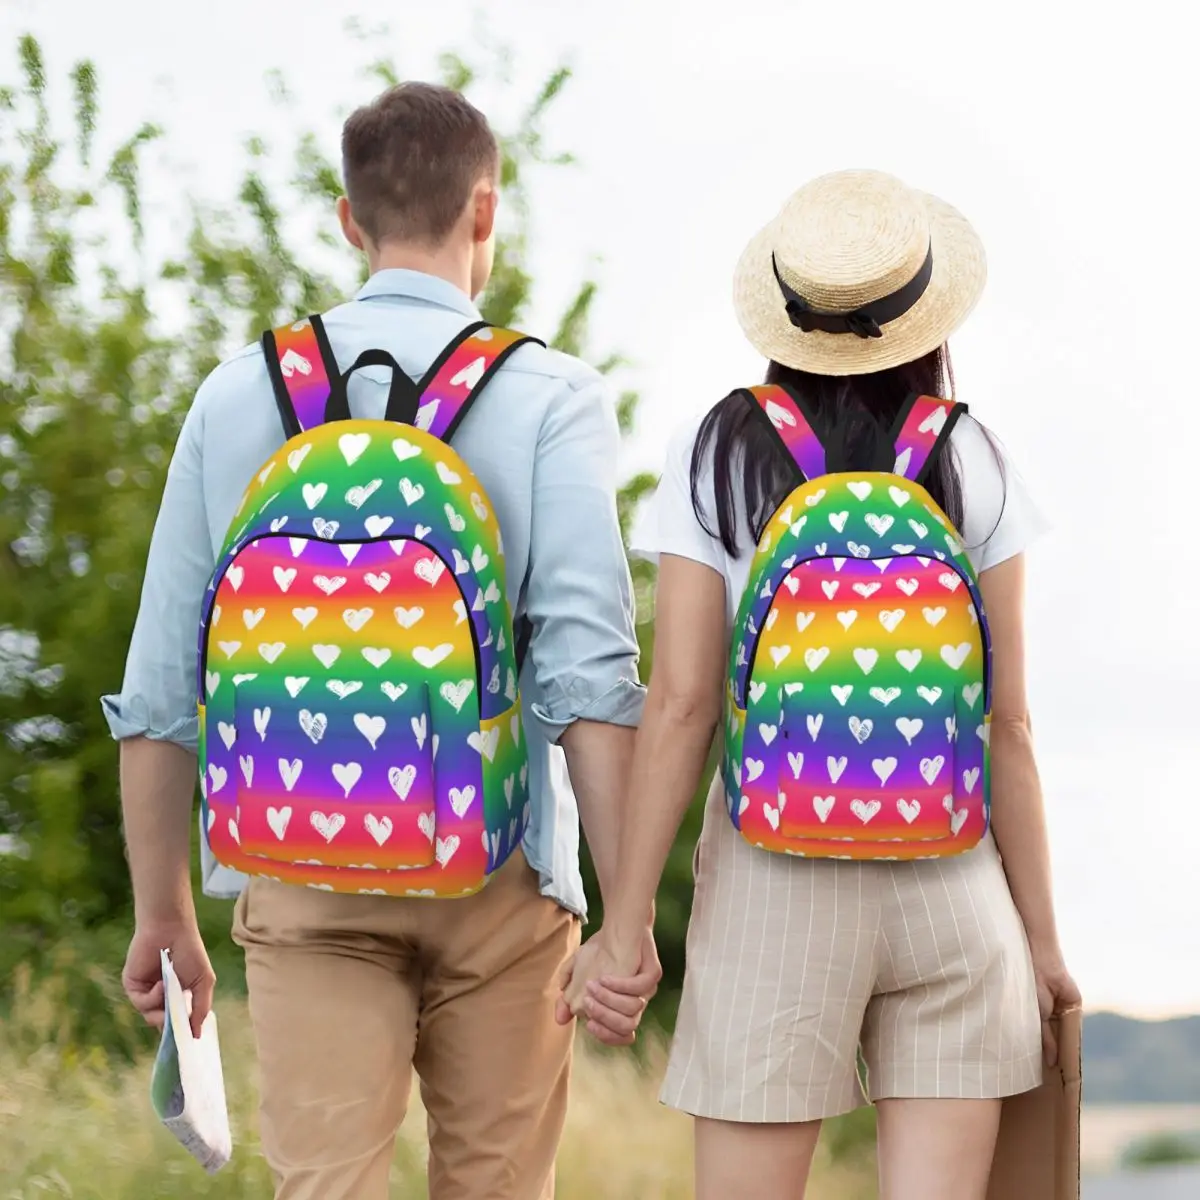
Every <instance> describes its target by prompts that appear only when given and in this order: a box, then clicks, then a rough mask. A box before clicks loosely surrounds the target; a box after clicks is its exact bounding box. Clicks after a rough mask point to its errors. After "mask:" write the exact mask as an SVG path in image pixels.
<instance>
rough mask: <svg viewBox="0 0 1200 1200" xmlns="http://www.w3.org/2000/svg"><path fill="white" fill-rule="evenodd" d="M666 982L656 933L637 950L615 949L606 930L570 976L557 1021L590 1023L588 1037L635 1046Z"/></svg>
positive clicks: (578, 959) (584, 951)
mask: <svg viewBox="0 0 1200 1200" xmlns="http://www.w3.org/2000/svg"><path fill="white" fill-rule="evenodd" d="M661 978H662V966H661V964H660V963H659V961H658V950H657V948H656V947H655V945H654V934H653V931H652V930H651V929H650V928H647V929H646V930H645V931H644V933H643V935H642V940H641V944H640V945H637V946H635V947H633V949H632V950H621V949H618V948H614V947H613V946H612V945H610V939H609V938H608V937H607V936H606V934H605V931H604V930H603V929H601V930H600V931H599V932H598V933H597V934H596V936H595V937H593V938H590V939H589V940H588V941H587V942H585V943H584V945H583V946H582V947H581V948H580V950H579V952H578V954H576V955H575V957H574V959H573V960H572V961H571V963H570V964H569V966H568V967H567V970H566V971H565V972H564V975H563V979H562V989H563V994H562V995H561V996H560V997H559V1000H558V1005H557V1009H556V1012H555V1017H556V1019H557V1020H558V1023H559V1024H560V1025H565V1024H566V1023H567V1022H568V1021H570V1020H571V1019H572V1018H575V1017H581V1018H583V1019H585V1020H586V1022H587V1030H588V1032H589V1033H590V1034H591V1035H592V1036H593V1037H594V1038H596V1039H597V1040H598V1041H600V1042H603V1043H604V1045H606V1046H629V1045H632V1043H633V1041H634V1039H635V1037H636V1036H637V1028H638V1025H640V1024H641V1020H642V1014H643V1013H644V1012H645V1011H646V1005H647V1004H648V1003H649V1001H650V999H651V997H653V995H654V993H655V992H656V991H658V983H659V980H660V979H661Z"/></svg>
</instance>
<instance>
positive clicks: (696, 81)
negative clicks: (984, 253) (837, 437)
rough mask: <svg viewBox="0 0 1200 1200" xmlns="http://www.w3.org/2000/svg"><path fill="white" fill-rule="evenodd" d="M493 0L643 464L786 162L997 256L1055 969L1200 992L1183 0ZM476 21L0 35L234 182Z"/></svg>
mask: <svg viewBox="0 0 1200 1200" xmlns="http://www.w3.org/2000/svg"><path fill="white" fill-rule="evenodd" d="M488 7H489V8H490V9H491V10H492V11H493V12H497V11H499V12H502V14H503V15H502V17H493V18H491V21H490V27H491V29H492V32H493V33H494V34H495V35H497V36H499V37H500V38H502V39H507V40H508V41H509V42H510V43H511V45H512V47H513V49H514V51H515V60H514V88H513V91H512V93H510V95H509V96H508V97H507V98H505V97H496V98H493V97H488V99H490V100H491V105H490V107H491V110H492V111H493V112H494V113H495V114H496V115H497V116H499V117H502V116H503V114H504V112H505V109H506V107H507V108H510V109H511V106H512V103H513V101H514V99H515V97H516V96H517V95H527V94H528V91H529V90H530V89H532V88H533V87H535V86H536V84H537V82H538V80H539V79H540V78H541V76H542V75H543V74H544V72H545V71H546V70H547V69H548V68H549V67H551V66H552V65H554V64H555V63H557V62H558V61H560V60H562V59H564V58H566V59H569V60H570V62H571V63H572V64H573V65H574V67H575V71H576V78H575V80H574V81H573V82H572V84H571V85H570V88H569V89H568V91H567V92H566V94H565V95H564V97H563V99H562V101H561V103H559V104H557V105H556V106H555V109H554V112H553V116H552V119H551V120H550V122H549V129H550V131H551V134H552V142H553V144H554V145H556V146H559V147H561V148H564V149H571V150H573V151H575V152H576V153H577V154H578V155H579V156H580V158H581V160H582V162H581V165H580V166H579V168H577V169H575V170H572V171H556V172H553V173H548V174H547V175H545V176H543V177H540V178H539V179H538V180H537V183H536V187H535V193H534V202H535V210H536V213H537V217H538V220H537V227H536V238H535V242H536V245H535V265H536V274H537V278H538V285H539V294H538V299H539V302H538V305H537V307H536V309H535V312H534V313H533V314H532V318H531V321H530V322H528V324H530V325H531V326H532V328H531V331H532V332H540V333H548V332H550V331H551V330H552V323H553V319H554V317H555V315H556V314H557V312H558V310H559V307H560V305H561V303H562V302H563V301H564V299H565V298H566V297H567V296H568V295H569V294H570V292H571V290H572V287H573V286H574V284H576V283H577V282H578V280H579V278H580V277H581V275H582V274H583V273H584V272H588V271H591V272H593V273H595V274H596V277H597V278H598V279H599V280H600V282H601V284H602V288H603V290H602V294H601V297H600V301H599V305H598V309H597V314H596V322H595V330H594V332H595V345H596V349H597V351H598V352H599V351H609V350H620V351H622V352H623V353H625V354H626V355H627V356H628V357H629V358H630V359H632V360H633V363H634V367H633V368H632V369H631V370H630V371H629V372H628V374H627V378H626V380H625V382H626V383H628V385H630V386H636V387H637V388H639V389H640V391H641V393H642V395H643V405H642V409H641V420H640V427H639V434H638V437H637V439H636V442H635V444H634V445H633V447H632V448H631V451H630V467H631V469H632V468H633V467H634V466H649V467H651V468H652V469H653V468H656V467H657V466H658V465H659V464H660V463H661V454H662V450H663V446H664V442H665V439H666V438H667V437H668V436H669V434H670V432H671V431H672V430H673V429H674V427H675V426H676V425H677V424H678V423H679V422H680V421H681V420H683V419H686V418H687V417H688V416H689V415H690V414H693V413H695V412H698V411H700V410H702V409H704V408H707V407H708V406H709V405H711V404H712V403H713V402H714V401H716V400H717V399H719V398H720V397H721V396H722V395H724V394H725V393H726V392H727V391H728V390H729V389H730V388H731V387H733V386H736V385H738V384H744V383H750V382H756V381H757V380H758V378H759V377H760V374H761V364H760V363H759V362H758V360H757V359H756V356H755V354H754V353H753V351H752V350H750V349H749V347H748V346H747V345H746V344H745V343H744V342H743V340H742V338H741V335H740V333H739V330H738V327H737V324H736V322H735V320H734V317H733V313H732V308H731V304H730V278H731V273H732V270H733V266H734V263H735V261H736V259H737V256H738V254H739V253H740V251H741V249H742V247H743V245H744V244H745V242H746V241H747V240H748V239H749V238H750V237H751V235H752V234H754V233H755V232H756V231H757V229H758V228H759V227H760V226H761V225H762V224H763V223H764V222H765V221H766V220H768V219H769V218H770V217H771V216H772V215H773V214H774V212H775V211H776V210H777V209H778V207H779V205H780V204H781V202H782V201H783V199H784V198H785V197H786V195H787V194H788V193H789V192H790V191H791V190H793V189H794V188H795V187H797V186H799V185H800V184H801V183H802V182H803V181H804V180H805V179H807V178H809V177H811V176H812V175H815V174H818V173H820V172H823V171H826V170H831V169H837V168H842V167H851V166H854V167H858V166H863V167H877V168H882V169H884V170H889V171H892V172H894V173H895V174H898V175H900V176H902V177H903V178H905V179H907V180H908V181H909V182H910V183H912V184H914V185H916V186H918V187H921V188H923V189H925V190H928V191H932V192H935V193H937V194H939V195H941V196H943V197H944V198H945V199H947V200H949V201H950V202H951V203H953V204H955V205H956V206H958V207H959V208H961V209H962V210H963V211H964V212H965V213H966V214H967V215H968V216H969V217H970V218H971V220H972V221H973V222H974V223H975V224H976V225H977V227H978V228H979V230H980V232H981V234H982V236H983V238H984V241H985V243H986V245H987V248H988V253H989V258H990V272H991V273H990V282H989V286H988V290H987V293H986V295H985V298H984V301H983V303H982V304H981V306H980V307H979V309H978V310H977V311H976V314H975V316H974V317H973V318H972V320H971V322H970V324H969V325H968V327H967V328H966V329H965V330H964V331H963V332H962V334H961V335H960V336H959V337H958V338H957V339H956V341H955V344H954V352H955V364H956V369H957V375H958V383H959V391H960V398H962V399H964V400H966V401H968V402H969V404H970V405H971V408H972V411H973V412H974V413H975V414H976V415H977V416H978V417H979V418H980V419H981V420H983V421H984V422H985V423H986V424H988V425H989V426H990V427H991V428H992V429H993V430H994V431H995V432H996V433H997V434H998V435H999V437H1000V438H1001V440H1002V441H1003V442H1004V443H1005V445H1006V446H1007V448H1008V449H1009V451H1010V453H1011V454H1012V455H1013V456H1014V458H1015V460H1016V462H1017V464H1018V466H1019V468H1020V469H1021V472H1022V474H1023V475H1024V476H1025V478H1026V480H1027V482H1028V484H1029V485H1030V487H1031V488H1032V490H1033V492H1034V495H1035V497H1036V499H1037V500H1038V502H1039V503H1040V505H1041V506H1042V508H1043V509H1044V510H1045V512H1046V514H1047V516H1048V517H1049V518H1050V519H1051V521H1052V522H1053V526H1054V529H1053V532H1052V534H1051V535H1050V536H1049V537H1047V538H1046V539H1045V540H1044V541H1043V542H1042V543H1041V544H1040V545H1039V546H1038V547H1037V549H1036V550H1035V551H1034V552H1033V553H1031V556H1030V557H1031V563H1030V600H1029V604H1030V624H1031V633H1030V656H1031V663H1030V672H1031V689H1032V697H1033V707H1034V719H1035V725H1036V729H1037V741H1038V748H1039V753H1040V756H1041V765H1042V770H1043V775H1044V779H1045V786H1046V795H1047V807H1048V810H1049V814H1050V826H1051V835H1052V840H1053V850H1054V863H1055V872H1056V891H1057V899H1058V905H1059V910H1060V920H1061V925H1062V934H1063V939H1064V943H1065V948H1066V951H1067V955H1068V960H1069V963H1070V965H1071V967H1072V968H1073V970H1074V971H1075V973H1076V975H1077V977H1078V979H1079V982H1080V984H1081V986H1082V988H1083V990H1084V994H1085V998H1086V1000H1087V1001H1088V1003H1089V1004H1090V1005H1091V1006H1093V1007H1099V1006H1115V1007H1120V1008H1123V1009H1125V1010H1128V1011H1131V1012H1135V1013H1143V1014H1156V1013H1169V1012H1177V1011H1185V1010H1187V1011H1192V1010H1195V1011H1200V920H1198V919H1197V913H1198V911H1200V789H1198V788H1197V766H1198V765H1200V734H1198V729H1200V704H1198V702H1197V680H1196V676H1197V674H1198V671H1200V620H1198V619H1197V599H1196V597H1197V591H1196V589H1197V588H1200V556H1198V555H1197V551H1196V548H1195V546H1196V543H1195V530H1196V527H1197V521H1198V511H1197V508H1196V504H1195V501H1194V500H1193V499H1192V496H1193V493H1194V489H1193V488H1191V487H1188V488H1186V489H1185V480H1186V479H1187V478H1188V476H1189V475H1190V474H1193V473H1194V471H1195V467H1194V454H1195V450H1196V446H1197V444H1198V440H1200V418H1198V417H1197V407H1196V405H1197V400H1198V398H1200V397H1198V395H1197V393H1198V388H1197V384H1196V380H1197V371H1196V368H1195V366H1194V364H1193V362H1192V358H1193V356H1194V354H1195V353H1196V350H1197V348H1198V347H1200V330H1198V323H1200V311H1198V306H1197V301H1196V291H1197V288H1198V287H1200V283H1198V276H1200V271H1198V269H1197V268H1198V267H1200V237H1198V235H1197V224H1196V221H1197V217H1196V203H1195V179H1196V169H1195V146H1196V138H1195V131H1194V121H1195V115H1196V113H1197V111H1198V96H1197V85H1196V82H1195V79H1196V72H1195V66H1194V62H1193V61H1192V58H1193V54H1192V50H1191V48H1190V42H1191V40H1190V39H1189V38H1186V37H1184V36H1182V35H1181V32H1180V30H1179V28H1178V18H1177V17H1176V15H1175V13H1176V12H1177V11H1182V10H1177V9H1175V8H1174V6H1172V5H1169V4H1168V3H1166V2H1165V0H1143V2H1141V3H1138V4H1136V5H1124V6H1122V9H1123V12H1124V14H1125V15H1124V16H1121V17H1108V16H1104V15H1102V13H1104V12H1105V11H1108V10H1107V9H1106V7H1105V6H1101V5H1096V4H1094V3H1091V4H1089V3H1081V2H1072V3H1066V2H1063V0H1057V2H1055V0H1040V2H1039V3H1028V2H1027V0H1014V2H1010V3H1008V4H1006V5H1003V6H996V5H988V6H983V5H965V4H963V3H962V2H961V0H957V2H953V0H907V3H905V4H902V5H901V4H896V3H885V2H881V0H856V2H855V3H852V4H836V5H835V4H829V3H815V2H812V3H810V2H809V0H787V2H783V0H779V2H768V0H741V2H740V3H739V4H737V5H736V6H734V7H733V8H732V9H731V8H730V7H728V6H721V7H718V6H713V8H712V10H711V11H712V13H713V16H711V17H709V16H702V15H701V13H702V11H703V9H702V6H701V5H698V4H696V3H689V4H683V3H674V2H669V0H608V2H607V3H604V4H589V5H584V4H568V3H564V2H563V0H505V3H504V4H503V5H502V6H488ZM346 11H355V12H357V13H359V14H361V15H362V16H363V17H364V18H366V20H367V22H368V23H370V24H373V23H379V22H384V21H386V22H388V23H389V24H390V32H388V33H386V34H383V35H380V36H379V37H378V38H376V39H375V40H373V41H372V42H370V43H368V44H367V45H366V46H364V45H363V44H361V43H358V42H356V41H354V40H353V39H351V38H349V37H347V36H346V35H345V34H344V33H343V32H342V28H341V20H342V18H341V17H340V16H339V15H338V14H339V12H341V13H344V12H346ZM476 11H477V8H476V6H474V5H471V4H469V3H463V2H461V0H439V2H438V3H436V4H429V3H426V2H417V0H392V2H391V3H378V2H375V0H359V2H358V3H357V4H355V5H352V6H351V5H347V6H345V7H343V6H342V5H340V4H334V3H330V2H329V0H291V2H290V3H288V4H286V5H283V4H278V3H268V2H267V0H237V2H234V0H206V3H205V4H203V5H202V6H196V5H185V6H177V5H174V4H164V3H162V2H161V0H108V2H107V3H104V4H96V3H94V2H92V0H0V34H2V35H3V37H2V38H0V47H4V48H5V53H6V54H7V57H6V58H5V59H4V60H3V61H4V62H5V70H4V75H5V76H6V77H8V78H11V76H12V63H13V59H12V55H11V51H10V50H8V49H7V48H8V47H11V46H12V45H13V43H14V39H15V35H16V34H18V33H19V32H22V31H25V30H33V31H34V32H36V33H38V34H40V35H41V36H42V37H43V39H44V42H45V45H46V49H47V52H48V55H49V58H50V66H51V69H52V72H54V73H55V74H56V75H57V77H58V78H61V77H62V75H63V73H64V72H65V71H66V69H67V68H68V67H69V65H70V64H71V62H72V61H73V60H74V59H75V58H77V57H79V56H83V55H86V56H90V57H91V58H93V59H94V60H95V61H96V63H97V65H98V66H99V68H100V70H101V75H102V85H103V100H104V104H103V119H104V124H105V128H106V129H107V130H108V131H109V132H110V133H111V134H112V136H117V135H118V134H120V133H122V132H127V131H128V130H129V128H130V127H131V126H133V125H134V124H135V123H137V122H139V121H141V120H143V119H145V118H147V117H150V118H153V119H156V120H159V121H161V122H163V123H164V124H165V125H166V126H167V128H168V131H169V135H170V140H169V153H170V156H171V158H172V160H173V161H174V163H175V169H173V170H172V172H171V173H170V174H167V173H165V172H164V173H161V174H160V175H159V176H158V177H157V178H156V179H154V180H152V185H151V186H152V191H154V193H155V194H156V195H158V196H160V197H164V196H165V197H167V198H169V193H170V190H171V189H173V188H176V187H178V186H180V184H182V185H183V186H186V187H188V188H190V189H191V190H192V191H194V192H196V193H198V194H201V195H205V196H208V197H210V198H215V199H225V198H228V196H229V195H230V194H231V192H232V189H233V188H234V186H235V183H236V179H237V175H238V171H239V169H240V166H241V164H242V161H243V160H242V157H241V154H240V147H241V144H242V142H243V140H244V137H245V135H247V134H248V133H250V132H257V131H266V132H268V133H270V132H280V131H282V130H285V129H288V128H298V127H302V126H304V125H306V124H307V125H310V126H312V127H313V128H315V129H316V130H317V131H318V132H319V135H320V137H321V140H322V143H323V144H324V146H325V148H326V149H327V151H328V152H329V153H330V154H333V153H335V151H336V146H337V137H338V132H339V116H340V115H341V114H343V113H344V111H345V110H346V109H347V108H349V107H352V106H353V105H354V104H355V103H357V102H359V101H361V100H362V99H365V98H367V97H368V96H369V95H370V94H371V92H372V91H373V86H372V84H370V83H369V82H367V81H365V80H364V79H363V77H362V75H361V73H360V68H361V67H362V65H363V64H364V63H365V62H367V61H369V60H370V59H371V58H374V57H379V56H380V55H382V54H391V55H394V56H395V57H396V59H397V61H398V62H399V65H400V66H401V68H402V69H403V70H404V71H405V72H406V73H408V74H410V75H416V76H420V75H426V76H431V75H432V74H433V69H434V68H433V64H434V61H435V56H436V53H437V52H438V51H439V50H441V49H444V48H447V47H455V48H462V47H469V45H470V44H471V39H472V37H473V31H474V30H475V29H476V28H477V25H476V21H475V19H474V17H475V12H476ZM730 12H733V13H734V14H736V16H735V18H733V19H731V18H730V17H729V16H721V17H718V16H717V15H716V14H717V13H722V14H728V13H730ZM284 14H286V15H284ZM276 67H277V68H280V69H282V70H283V71H284V73H285V74H286V76H287V78H288V80H289V83H290V85H291V88H292V90H293V92H294V94H295V98H296V106H295V108H293V109H292V110H290V111H289V112H287V113H286V114H285V113H283V112H281V111H280V110H279V109H278V108H275V107H273V106H272V105H271V104H270V102H269V100H268V97H267V89H266V88H265V86H264V84H263V75H264V72H266V71H267V70H268V69H270V68H276ZM498 123H499V124H503V121H502V120H499V121H498ZM183 167H186V168H187V170H186V171H184V170H183V169H182V168H183ZM168 207H169V205H168ZM331 220H332V215H331ZM173 228H174V226H171V225H169V224H167V225H165V226H164V228H163V229H160V230H159V231H158V234H157V236H158V238H159V239H160V241H161V240H162V239H164V238H166V239H167V240H168V242H169V237H170V234H171V230H172V229H173Z"/></svg>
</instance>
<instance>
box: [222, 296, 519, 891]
mask: <svg viewBox="0 0 1200 1200" xmlns="http://www.w3.org/2000/svg"><path fill="white" fill-rule="evenodd" d="M533 340H534V339H531V338H527V337H525V336H524V335H522V334H518V333H514V332H512V331H509V330H503V329H498V328H494V327H491V326H488V325H486V324H485V323H478V324H475V325H472V326H470V327H469V328H467V329H466V330H464V331H463V333H462V334H461V335H460V337H459V338H458V339H457V340H456V341H455V342H454V343H452V344H451V345H450V346H448V347H447V348H446V350H445V351H444V352H443V353H442V355H441V356H440V357H439V358H438V360H437V361H436V362H435V363H434V364H433V366H432V367H431V368H430V369H429V371H428V372H427V373H426V375H425V377H424V379H422V380H421V382H420V383H419V384H414V383H413V382H412V381H411V380H409V379H408V377H407V376H406V375H405V374H404V372H403V371H402V370H401V369H400V368H399V366H398V364H396V363H395V361H394V360H393V359H392V358H391V356H390V355H389V354H387V353H386V352H385V351H381V350H370V351H366V352H365V353H363V354H362V355H360V356H359V358H358V360H357V361H356V362H355V363H354V365H353V366H351V367H350V369H349V370H348V371H346V372H344V373H343V372H340V371H339V369H338V366H337V363H336V361H335V360H334V357H333V354H332V351H331V350H330V347H329V342H328V339H327V337H326V336H325V332H324V328H323V326H322V323H321V320H320V318H319V317H315V316H314V317H310V318H308V319H307V320H304V321H300V322H298V323H296V324H294V325H289V326H283V327H281V328H279V329H276V330H274V331H271V332H268V333H267V334H265V335H264V337H263V352H264V354H265V356H266V360H267V365H268V369H269V372H270V375H271V380H272V384H273V387H274V391H275V399H276V403H277V405H278V407H279V411H280V417H281V420H282V421H283V425H284V429H285V431H286V433H287V435H288V440H287V442H286V443H285V445H284V446H283V447H282V448H281V449H280V450H279V451H278V452H277V453H276V454H274V455H273V456H272V457H271V458H270V459H269V460H268V461H267V462H266V463H264V464H263V466H262V468H261V469H260V470H259V471H258V473H257V474H256V476H255V478H254V480H253V481H252V482H251V484H250V486H249V487H248V489H247V491H246V493H245V495H244V496H243V498H242V502H241V505H240V507H239V509H238V512H237V514H236V515H235V517H234V520H233V523H232V525H231V527H230V530H229V533H228V535H227V538H226V541H225V544H224V548H223V550H222V553H221V556H220V559H219V561H218V564H217V568H216V570H215V572H214V574H213V577H212V581H211V584H210V587H209V590H208V592H207V595H206V597H205V601H204V605H203V616H202V621H201V628H200V647H199V651H200V652H199V673H198V694H199V714H200V747H199V750H200V772H201V790H202V794H203V797H204V821H205V825H206V829H207V835H208V838H209V842H210V845H211V847H212V850H213V854H214V856H215V857H216V858H217V860H218V861H219V862H221V863H223V864H224V865H226V866H228V867H232V868H234V869H236V870H239V871H243V872H246V873H247V874H252V875H266V876H269V877H272V878H275V879H278V880H281V881H284V882H287V883H294V884H307V885H309V886H312V887H318V888H324V889H327V890H332V891H340V892H382V893H387V894H397V895H416V896H431V897H444V896H461V895H468V894H471V893H473V892H475V891H478V890H479V888H481V887H483V886H484V884H485V883H486V882H487V879H488V876H489V875H490V874H491V872H493V871H495V870H496V869H497V868H498V867H500V866H501V865H502V864H503V863H504V862H505V861H506V860H507V858H508V857H509V855H510V854H511V853H512V851H513V849H514V848H515V847H516V846H517V845H519V844H520V841H521V838H522V835H523V833H524V830H525V826H526V823H527V821H528V817H529V804H528V784H529V777H528V773H529V765H528V759H527V754H526V747H525V742H524V738H523V733H522V724H521V700H520V695H519V692H518V675H519V671H520V658H521V656H522V654H523V650H524V646H523V645H518V641H519V640H520V639H519V638H518V636H517V635H516V634H515V633H514V623H513V619H512V613H511V609H510V607H509V602H508V597H507V594H506V588H505V573H504V548H503V541H502V538H501V534H500V529H499V526H498V525H497V522H496V517H495V514H494V512H493V509H492V505H491V502H490V500H489V499H488V496H487V494H486V492H485V491H484V489H483V487H482V486H481V484H480V483H479V481H478V480H477V479H476V478H475V476H474V475H473V473H472V472H471V470H470V468H469V467H468V466H467V465H466V463H465V462H463V460H462V459H461V457H459V455H458V454H456V453H455V451H454V450H453V448H452V447H451V444H450V442H451V439H452V437H453V435H454V432H455V430H456V429H457V428H458V426H459V425H460V423H461V422H462V421H463V419H464V418H466V416H467V414H468V412H469V410H470V408H471V405H472V404H473V403H474V401H475V400H476V399H477V398H478V397H479V394H480V393H481V391H482V390H483V389H484V388H485V387H486V385H487V382H488V380H489V379H490V377H491V376H492V374H493V373H494V372H495V371H496V370H497V369H498V368H499V366H500V365H501V363H502V362H503V361H504V360H505V358H507V356H508V355H509V354H510V353H512V351H514V350H515V349H516V348H517V347H518V346H520V345H522V344H524V343H525V342H527V341H533ZM368 365H386V366H389V367H391V368H392V383H391V387H390V390H389V395H388V402H387V411H386V414H385V417H384V419H383V420H382V421H369V420H358V419H354V418H352V417H351V414H350V410H349V403H348V398H347V381H348V379H349V377H350V375H351V374H352V373H353V372H354V371H355V370H357V369H358V368H360V367H363V366H368Z"/></svg>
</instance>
